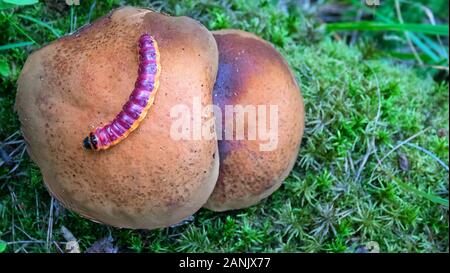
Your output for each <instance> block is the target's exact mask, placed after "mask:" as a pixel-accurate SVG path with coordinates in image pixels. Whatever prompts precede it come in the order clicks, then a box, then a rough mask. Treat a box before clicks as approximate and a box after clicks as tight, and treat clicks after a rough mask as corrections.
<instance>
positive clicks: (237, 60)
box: [205, 30, 304, 211]
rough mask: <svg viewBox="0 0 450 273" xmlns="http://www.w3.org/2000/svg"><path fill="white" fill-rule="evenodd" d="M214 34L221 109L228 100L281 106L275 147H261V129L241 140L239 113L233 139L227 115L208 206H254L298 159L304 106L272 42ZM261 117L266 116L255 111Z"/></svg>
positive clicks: (244, 35) (246, 121) (216, 95)
mask: <svg viewBox="0 0 450 273" xmlns="http://www.w3.org/2000/svg"><path fill="white" fill-rule="evenodd" d="M213 35H214V38H215V39H216V42H217V45H218V48H219V71H218V75H217V79H216V83H215V86H214V91H213V94H214V98H213V99H214V103H215V104H216V105H218V106H219V107H220V108H221V109H222V113H223V112H226V109H225V108H226V106H227V105H232V106H236V105H241V106H242V107H245V106H248V105H253V106H258V105H262V106H269V105H277V106H278V127H277V128H278V136H277V137H278V139H277V145H274V147H272V148H273V149H271V150H270V149H268V148H264V150H263V149H261V147H262V146H261V144H263V143H266V142H267V140H265V139H263V138H262V135H259V133H258V135H257V137H256V138H250V136H251V135H250V134H247V135H246V136H245V138H244V139H243V140H239V139H237V137H236V130H237V128H238V121H237V116H236V114H235V116H234V117H235V125H234V127H233V128H232V129H233V133H234V134H233V135H234V136H233V139H230V137H227V136H226V123H227V122H229V121H227V120H226V118H225V117H223V119H222V137H221V140H219V153H220V171H219V179H218V182H217V184H216V187H215V189H214V192H213V193H212V195H211V196H210V198H209V200H208V202H207V203H206V204H205V207H206V208H209V209H211V210H215V211H224V210H230V209H240V208H245V207H248V206H251V205H254V204H256V203H257V202H259V201H260V200H261V199H263V198H265V197H267V196H269V195H270V194H271V193H272V192H274V191H275V190H276V189H278V188H279V187H280V185H281V183H282V182H283V180H284V179H285V178H286V177H287V176H288V174H289V172H290V171H291V169H292V167H293V165H294V163H295V161H296V159H297V155H298V151H299V147H300V142H301V138H302V135H303V129H304V106H303V98H302V96H301V93H300V89H299V87H298V85H297V83H296V81H295V79H294V76H293V74H292V72H291V70H290V69H289V66H288V64H287V63H286V61H285V60H284V59H283V57H282V56H281V55H280V53H278V52H277V51H276V50H275V48H274V47H273V46H272V45H270V44H269V43H268V42H266V41H264V40H262V39H260V38H258V37H257V36H255V35H253V34H250V33H247V32H244V31H239V30H221V31H216V32H213ZM269 109H270V108H269ZM266 111H267V113H268V112H269V110H266ZM267 113H266V115H269V114H267ZM250 116H251V115H247V118H244V119H243V120H244V128H245V129H247V132H249V131H248V128H251V126H252V125H251V124H250ZM216 118H218V117H216ZM259 119H261V115H257V116H256V120H258V121H259ZM219 123H220V122H219ZM262 124H266V126H267V127H269V126H270V119H269V118H266V122H265V123H264V122H263V123H262ZM255 127H257V128H259V127H260V125H259V124H256V126H255ZM274 127H276V126H275V125H274ZM230 128H231V127H230ZM258 130H259V129H258Z"/></svg>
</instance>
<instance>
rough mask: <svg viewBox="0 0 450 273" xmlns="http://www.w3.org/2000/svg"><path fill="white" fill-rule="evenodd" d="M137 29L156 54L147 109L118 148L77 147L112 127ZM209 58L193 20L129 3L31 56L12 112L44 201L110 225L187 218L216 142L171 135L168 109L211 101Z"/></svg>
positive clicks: (208, 178) (128, 82)
mask: <svg viewBox="0 0 450 273" xmlns="http://www.w3.org/2000/svg"><path fill="white" fill-rule="evenodd" d="M145 32H147V33H150V34H151V35H153V36H154V37H155V38H156V40H157V41H158V44H159V50H160V54H161V67H162V69H161V77H160V86H159V90H158V93H157V94H156V98H155V102H154V105H153V106H152V107H151V108H150V110H149V111H148V113H147V117H146V118H145V120H143V121H142V123H141V124H140V127H139V128H138V129H137V130H136V131H134V132H133V133H132V134H130V135H129V136H128V137H127V138H126V139H125V140H124V141H122V142H121V143H120V144H119V145H117V146H115V147H113V148H111V149H108V150H105V151H102V152H92V151H86V150H83V148H82V146H81V140H82V139H83V138H84V136H86V135H87V134H88V133H89V132H90V131H92V129H94V128H95V127H100V126H102V125H103V124H104V123H105V122H109V121H111V120H112V119H113V118H114V117H115V115H116V114H117V113H118V112H119V111H120V110H121V107H122V105H123V103H124V102H125V101H127V99H128V96H129V95H130V92H131V91H132V90H133V85H134V81H135V79H136V77H137V70H138V52H137V45H138V40H139V37H140V35H142V34H143V33H145ZM217 62H218V51H217V46H216V43H215V41H214V38H213V36H212V35H211V34H210V32H208V30H207V29H206V28H205V27H203V26H202V25H201V24H200V23H198V22H197V21H194V20H192V19H190V18H187V17H170V16H166V15H162V14H159V13H156V12H153V11H150V10H146V9H136V8H130V7H126V8H121V9H118V10H115V11H113V12H111V13H110V14H109V15H107V16H105V17H103V18H101V19H99V20H97V21H96V22H94V23H93V24H91V25H89V26H87V27H84V28H83V29H82V30H80V31H78V32H77V33H75V34H73V35H70V36H68V37H64V38H62V39H59V40H57V41H55V42H53V43H51V44H49V45H47V46H45V47H44V48H42V49H40V50H38V51H36V52H34V53H33V54H32V55H31V56H30V57H29V58H28V60H27V62H26V64H25V66H24V68H23V71H22V74H21V76H20V79H19V82H18V92H17V98H16V109H17V111H18V114H19V118H20V121H21V124H22V132H23V135H24V138H25V140H26V141H27V144H28V146H27V147H28V152H29V154H30V156H31V158H32V159H33V160H34V161H35V162H36V164H37V165H38V166H39V167H40V169H41V171H42V174H43V178H44V181H45V184H46V186H47V188H48V189H49V191H50V192H51V193H52V195H53V196H54V197H56V198H57V199H58V200H59V201H60V202H61V203H62V204H63V205H64V206H66V207H67V208H69V209H72V210H74V211H76V212H78V213H80V214H81V215H83V216H85V217H87V218H90V219H92V220H94V221H98V222H102V223H106V224H109V225H113V226H117V227H127V228H146V229H152V228H158V227H165V226H169V225H172V224H175V223H177V222H179V221H181V220H182V219H184V218H185V217H187V216H189V215H191V214H193V213H194V212H196V211H197V210H198V209H199V208H200V207H201V206H202V205H203V204H204V203H205V202H206V200H207V198H208V197H209V195H210V194H211V192H212V190H213V188H214V185H215V182H216V180H217V175H218V164H219V162H218V154H217V142H216V140H215V139H212V140H183V141H177V140H174V139H172V138H171V137H170V127H171V123H172V119H171V117H170V109H171V108H172V107H173V106H174V105H177V104H185V105H186V106H187V107H189V106H191V105H192V100H193V97H201V98H202V103H204V104H211V103H212V95H211V92H212V88H213V85H214V80H215V78H216V73H217V65H218V64H217ZM209 118H213V114H210V116H209Z"/></svg>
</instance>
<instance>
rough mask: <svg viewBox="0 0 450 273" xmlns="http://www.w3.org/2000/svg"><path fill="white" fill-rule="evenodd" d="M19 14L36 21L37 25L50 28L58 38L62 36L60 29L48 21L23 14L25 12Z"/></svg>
mask: <svg viewBox="0 0 450 273" xmlns="http://www.w3.org/2000/svg"><path fill="white" fill-rule="evenodd" d="M17 16H18V17H20V18H23V19H25V20H28V21H31V22H33V23H36V24H37V25H39V26H41V27H44V28H46V29H48V30H50V31H51V32H52V33H53V35H55V36H56V37H57V38H59V37H61V34H60V32H59V31H58V30H56V29H55V28H53V27H52V26H51V25H49V24H47V23H45V22H43V21H41V20H38V19H36V18H33V17H31V16H28V15H23V14H19V15H17Z"/></svg>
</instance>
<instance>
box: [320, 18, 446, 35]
mask: <svg viewBox="0 0 450 273" xmlns="http://www.w3.org/2000/svg"><path fill="white" fill-rule="evenodd" d="M325 27H326V29H327V31H337V30H344V31H345V30H366V31H402V32H403V31H411V32H417V33H426V34H434V35H443V36H448V26H447V25H428V24H396V23H380V22H372V21H361V22H342V23H330V24H325Z"/></svg>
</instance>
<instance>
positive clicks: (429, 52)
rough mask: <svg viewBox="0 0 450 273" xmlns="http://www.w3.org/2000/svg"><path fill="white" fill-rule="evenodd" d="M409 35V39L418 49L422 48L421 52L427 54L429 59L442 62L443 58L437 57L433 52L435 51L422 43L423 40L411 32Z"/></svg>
mask: <svg viewBox="0 0 450 273" xmlns="http://www.w3.org/2000/svg"><path fill="white" fill-rule="evenodd" d="M408 33H409V37H410V38H411V41H412V42H413V43H414V44H415V45H416V46H417V47H418V48H420V50H422V51H423V53H425V54H426V55H427V56H428V57H430V58H431V59H432V60H433V62H438V61H440V60H441V59H442V58H439V56H438V55H436V53H434V52H433V50H432V49H431V48H430V47H429V46H428V45H426V44H425V43H424V42H422V40H421V39H419V38H418V37H417V36H416V35H414V34H413V33H411V32H408Z"/></svg>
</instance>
